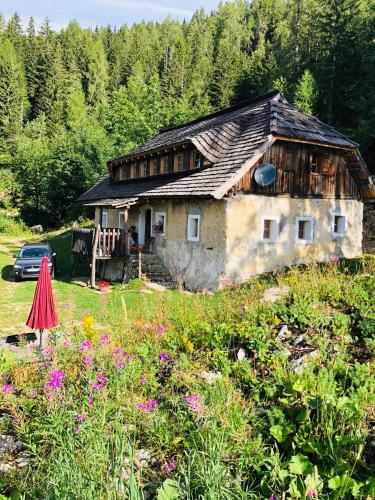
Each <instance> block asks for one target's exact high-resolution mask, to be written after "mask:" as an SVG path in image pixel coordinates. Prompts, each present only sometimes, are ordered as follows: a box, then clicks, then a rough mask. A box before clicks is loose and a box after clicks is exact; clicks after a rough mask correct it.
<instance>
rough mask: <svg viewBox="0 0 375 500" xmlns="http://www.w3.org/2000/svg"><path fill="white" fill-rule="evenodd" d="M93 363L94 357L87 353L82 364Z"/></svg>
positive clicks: (88, 364) (90, 364) (89, 364)
mask: <svg viewBox="0 0 375 500" xmlns="http://www.w3.org/2000/svg"><path fill="white" fill-rule="evenodd" d="M93 363H94V358H93V356H91V355H88V356H85V358H84V360H83V364H84V365H85V366H92V365H93Z"/></svg>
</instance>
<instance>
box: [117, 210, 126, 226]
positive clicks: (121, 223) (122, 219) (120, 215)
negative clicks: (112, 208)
mask: <svg viewBox="0 0 375 500" xmlns="http://www.w3.org/2000/svg"><path fill="white" fill-rule="evenodd" d="M118 227H119V229H125V214H124V212H119V213H118Z"/></svg>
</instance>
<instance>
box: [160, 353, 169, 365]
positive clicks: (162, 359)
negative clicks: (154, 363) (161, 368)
mask: <svg viewBox="0 0 375 500" xmlns="http://www.w3.org/2000/svg"><path fill="white" fill-rule="evenodd" d="M159 357H160V362H161V363H165V362H166V361H168V359H169V356H168V354H167V353H166V352H164V351H163V352H161V353H160V355H159Z"/></svg>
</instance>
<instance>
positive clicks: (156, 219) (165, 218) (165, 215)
mask: <svg viewBox="0 0 375 500" xmlns="http://www.w3.org/2000/svg"><path fill="white" fill-rule="evenodd" d="M158 215H159V216H160V215H161V216H162V217H164V231H163V232H162V233H155V234H156V236H165V231H166V227H167V212H155V226H156V224H157V221H158Z"/></svg>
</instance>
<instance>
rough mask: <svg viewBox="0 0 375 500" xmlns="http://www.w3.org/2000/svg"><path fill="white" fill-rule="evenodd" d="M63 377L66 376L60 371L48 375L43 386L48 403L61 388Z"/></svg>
mask: <svg viewBox="0 0 375 500" xmlns="http://www.w3.org/2000/svg"><path fill="white" fill-rule="evenodd" d="M65 377H66V375H65V373H64V372H63V371H62V370H54V371H53V372H50V373H49V374H48V376H47V383H46V385H45V386H44V392H45V393H46V395H47V397H48V399H49V400H50V401H52V400H53V398H54V396H55V394H56V393H57V391H58V390H59V389H60V388H61V386H62V383H63V382H64V379H65Z"/></svg>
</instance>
